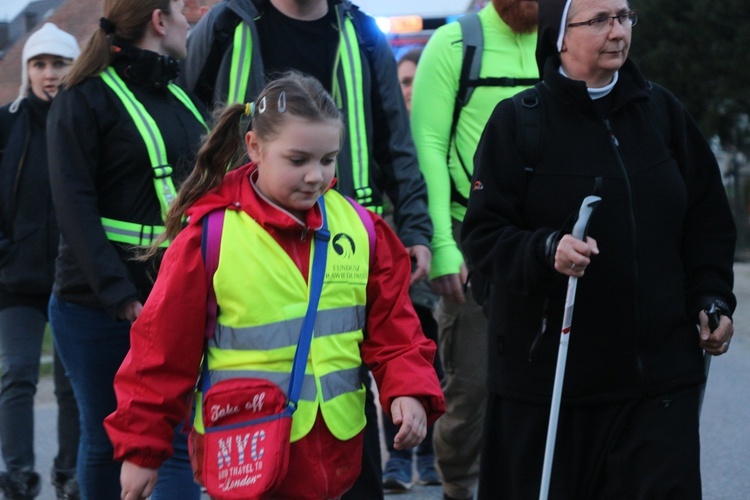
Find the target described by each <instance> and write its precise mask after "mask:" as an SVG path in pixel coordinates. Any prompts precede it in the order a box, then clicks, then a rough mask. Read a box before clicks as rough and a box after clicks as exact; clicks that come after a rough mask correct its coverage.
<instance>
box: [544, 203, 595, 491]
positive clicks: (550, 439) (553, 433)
mask: <svg viewBox="0 0 750 500" xmlns="http://www.w3.org/2000/svg"><path fill="white" fill-rule="evenodd" d="M600 201H602V199H601V198H600V197H598V196H587V197H586V198H584V199H583V203H581V208H580V210H579V211H578V220H577V221H576V223H575V225H574V226H573V231H572V233H571V235H572V236H573V237H574V238H577V239H579V240H584V239H585V238H586V229H587V228H588V224H589V217H591V213H592V212H593V211H594V209H595V208H596V206H597V205H598V204H599V202H600ZM577 286H578V278H577V277H576V276H571V277H570V278H568V293H567V295H566V296H565V313H564V314H563V322H562V330H561V331H560V349H559V350H558V352H557V368H556V369H555V384H554V386H553V388H552V407H551V408H550V414H549V425H548V427H547V444H546V446H545V448H544V468H543V469H542V486H541V489H540V490H539V500H547V495H549V483H550V478H551V477H552V462H553V460H554V457H555V440H556V438H557V420H558V418H559V416H560V399H561V397H562V389H563V379H564V377H565V361H566V360H567V357H568V342H569V340H570V324H571V322H572V321H573V306H574V305H575V297H576V287H577Z"/></svg>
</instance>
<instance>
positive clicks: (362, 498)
mask: <svg viewBox="0 0 750 500" xmlns="http://www.w3.org/2000/svg"><path fill="white" fill-rule="evenodd" d="M360 378H361V379H362V383H363V384H365V387H366V388H367V393H366V397H365V418H366V419H367V423H366V424H365V435H364V443H363V445H362V472H360V474H359V477H358V478H357V481H356V482H355V483H354V486H352V488H351V489H350V490H349V491H347V492H346V493H344V495H343V496H342V497H341V498H342V499H343V500H383V466H382V465H381V464H382V457H381V454H380V430H379V429H378V409H377V407H376V406H375V395H374V394H373V393H372V390H370V374H369V372H368V370H367V367H365V366H364V365H363V366H362V368H361V369H360Z"/></svg>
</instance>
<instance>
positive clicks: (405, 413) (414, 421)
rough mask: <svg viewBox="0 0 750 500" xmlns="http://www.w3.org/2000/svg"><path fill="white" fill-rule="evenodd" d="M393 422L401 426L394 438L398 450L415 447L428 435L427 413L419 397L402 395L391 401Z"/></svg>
mask: <svg viewBox="0 0 750 500" xmlns="http://www.w3.org/2000/svg"><path fill="white" fill-rule="evenodd" d="M391 415H392V416H393V423H394V424H396V425H397V426H400V427H399V429H398V434H396V438H395V439H394V440H393V447H394V448H396V449H397V450H406V449H408V448H413V447H415V446H417V445H418V444H419V443H421V442H422V440H424V437H425V436H426V435H427V414H426V413H425V411H424V406H422V403H420V402H419V400H418V399H416V398H412V397H409V396H402V397H399V398H396V399H394V400H393V403H391Z"/></svg>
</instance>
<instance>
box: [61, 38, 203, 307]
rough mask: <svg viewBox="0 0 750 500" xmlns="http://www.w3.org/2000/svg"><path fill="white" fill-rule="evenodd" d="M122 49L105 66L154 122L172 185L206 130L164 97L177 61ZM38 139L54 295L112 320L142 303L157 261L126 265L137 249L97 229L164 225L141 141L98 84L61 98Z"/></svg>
mask: <svg viewBox="0 0 750 500" xmlns="http://www.w3.org/2000/svg"><path fill="white" fill-rule="evenodd" d="M130 49H132V50H127V51H124V52H123V53H121V55H120V56H119V58H118V59H116V60H115V61H114V63H113V66H114V68H115V70H116V71H117V73H118V75H120V77H121V78H122V79H123V80H124V81H125V83H126V85H127V87H128V89H130V90H131V91H132V92H133V94H134V96H135V98H136V99H137V100H138V101H140V102H141V104H143V106H144V107H145V108H146V110H147V111H148V112H149V113H150V114H151V116H152V117H153V118H154V121H155V122H156V125H157V127H158V128H159V130H160V132H161V134H162V136H163V138H164V143H165V147H166V151H167V159H168V162H169V164H170V165H172V167H173V169H174V173H173V174H172V178H173V180H174V183H175V186H177V187H179V184H180V182H181V181H184V180H185V178H186V177H187V175H188V174H189V172H190V171H191V169H192V167H193V164H194V158H195V153H196V151H197V149H198V147H199V145H200V138H201V135H202V134H203V133H205V129H204V128H203V126H202V125H201V124H200V123H199V122H198V121H197V120H196V118H195V117H194V115H193V114H192V113H191V112H190V111H189V110H188V108H186V107H185V106H184V105H183V104H182V103H181V102H180V101H178V100H177V98H175V97H174V95H172V93H171V92H169V91H168V90H167V89H166V84H167V83H168V81H169V80H171V79H173V78H174V77H175V76H176V75H177V66H176V63H174V62H172V63H171V64H165V63H166V62H167V59H165V58H158V57H157V55H156V54H155V53H153V52H148V51H140V50H139V49H135V48H132V47H131V48H130ZM201 108H202V105H199V109H201ZM47 134H48V140H49V152H50V178H51V181H52V195H53V199H54V202H55V207H56V209H57V215H58V222H59V225H60V232H61V235H62V236H61V241H60V255H59V257H58V260H57V268H56V276H55V285H54V289H53V293H54V294H55V295H56V296H59V297H60V298H61V299H63V300H66V301H69V302H74V303H76V304H80V305H84V306H89V307H98V308H104V309H106V310H107V312H108V313H109V314H110V315H111V316H113V317H117V316H118V314H119V313H120V312H121V311H122V309H123V307H124V306H126V305H127V304H129V303H131V302H133V301H135V300H140V301H142V302H143V301H145V299H146V297H147V296H148V293H149V291H150V290H151V287H152V285H153V280H154V278H155V276H156V267H157V262H155V260H156V259H154V260H151V261H147V262H143V261H137V260H134V259H133V257H134V256H135V255H136V253H137V250H136V249H134V248H132V247H129V246H127V245H123V244H119V243H113V242H110V241H109V240H108V239H107V237H106V235H105V232H104V229H103V227H102V222H101V217H107V218H111V219H115V220H119V221H127V222H132V223H138V224H144V225H163V221H162V219H161V213H160V207H159V201H158V198H157V196H156V191H155V188H154V181H153V175H154V174H153V169H152V168H151V163H150V161H149V157H148V153H147V150H146V146H145V143H144V141H143V138H142V137H141V135H140V134H139V133H138V131H137V130H136V127H135V124H134V123H133V120H132V119H131V118H130V115H129V114H128V113H127V111H126V110H125V107H124V106H123V104H122V101H120V99H119V98H118V97H117V96H116V95H115V94H114V92H113V91H112V90H110V89H109V87H107V86H106V84H105V83H104V81H103V80H102V79H101V78H99V77H94V78H88V79H86V80H84V81H83V82H81V83H79V84H77V85H75V86H73V87H71V88H69V89H63V90H62V91H60V93H59V94H58V95H57V97H56V98H55V101H54V103H53V105H52V109H51V111H50V115H49V120H48V128H47Z"/></svg>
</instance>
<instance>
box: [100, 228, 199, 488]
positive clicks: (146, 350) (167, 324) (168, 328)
mask: <svg viewBox="0 0 750 500" xmlns="http://www.w3.org/2000/svg"><path fill="white" fill-rule="evenodd" d="M200 242H201V229H200V226H193V225H191V226H188V227H187V228H186V229H184V230H183V232H182V233H180V234H179V235H178V236H177V238H175V240H174V241H173V242H172V244H171V245H170V246H169V248H168V249H167V252H166V254H165V256H164V259H163V261H162V264H161V268H160V269H159V276H158V278H157V280H156V283H155V284H154V289H153V291H152V292H151V294H150V295H149V300H148V301H147V302H146V304H145V305H144V307H143V311H142V312H141V315H140V317H139V318H138V320H137V321H136V322H135V323H134V324H133V327H132V329H131V331H130V343H131V344H130V351H129V352H128V354H127V356H126V357H125V360H124V361H123V363H122V365H121V366H120V369H119V370H118V372H117V375H116V376H115V382H114V389H115V394H116V395H117V410H116V411H115V412H114V413H112V414H111V415H110V416H108V417H107V418H106V419H105V421H104V427H105V429H106V430H107V434H108V435H109V438H110V440H111V441H112V445H113V446H114V450H115V452H114V457H115V459H117V460H126V461H128V462H130V463H132V464H134V465H137V466H138V467H141V468H147V469H156V468H158V467H159V466H160V465H161V463H162V462H163V461H164V460H166V459H167V458H169V457H170V456H172V452H173V450H172V438H173V431H174V429H175V427H176V426H177V425H178V423H179V422H181V421H182V420H183V419H184V418H186V416H187V415H188V404H189V401H190V398H189V395H190V394H191V392H192V390H193V388H194V385H195V381H196V379H197V376H198V372H199V370H200V360H201V356H202V354H203V343H204V333H205V332H204V325H205V323H206V296H207V293H208V292H207V286H206V271H205V267H204V265H203V258H202V255H201V251H200ZM134 470H136V471H137V470H138V469H134ZM141 472H142V471H141ZM140 476H143V474H140Z"/></svg>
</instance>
